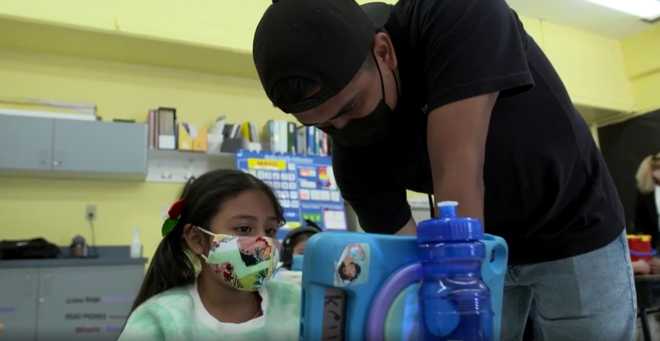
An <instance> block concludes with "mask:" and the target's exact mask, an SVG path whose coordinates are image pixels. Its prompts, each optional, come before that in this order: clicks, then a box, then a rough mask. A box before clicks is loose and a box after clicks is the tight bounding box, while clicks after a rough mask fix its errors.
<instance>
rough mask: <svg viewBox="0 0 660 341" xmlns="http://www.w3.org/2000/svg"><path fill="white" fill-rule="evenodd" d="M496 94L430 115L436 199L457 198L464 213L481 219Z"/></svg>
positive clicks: (438, 110)
mask: <svg viewBox="0 0 660 341" xmlns="http://www.w3.org/2000/svg"><path fill="white" fill-rule="evenodd" d="M497 95H498V93H496V92H495V93H491V94H486V95H481V96H476V97H472V98H468V99H464V100H461V101H458V102H454V103H450V104H447V105H444V106H442V107H439V108H437V109H435V110H433V111H431V113H429V116H428V133H427V144H428V151H429V159H430V161H431V173H432V174H433V192H434V193H435V197H436V199H437V200H438V201H443V200H454V201H458V202H459V204H460V205H459V206H458V211H459V213H460V214H461V215H464V216H468V217H473V218H479V219H481V220H482V222H483V217H484V216H483V215H484V212H483V210H484V207H483V205H484V203H483V202H484V185H483V183H484V182H483V169H484V159H485V153H486V137H487V135H488V126H489V124H490V114H491V111H492V110H493V106H494V105H495V101H496V100H497Z"/></svg>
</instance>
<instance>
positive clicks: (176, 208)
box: [160, 199, 185, 237]
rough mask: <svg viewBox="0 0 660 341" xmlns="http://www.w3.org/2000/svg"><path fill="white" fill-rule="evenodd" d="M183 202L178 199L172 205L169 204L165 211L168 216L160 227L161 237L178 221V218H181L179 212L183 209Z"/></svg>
mask: <svg viewBox="0 0 660 341" xmlns="http://www.w3.org/2000/svg"><path fill="white" fill-rule="evenodd" d="M184 204H185V202H184V201H183V199H179V200H177V201H175V202H174V203H173V204H172V206H170V209H169V210H168V211H167V215H168V216H169V217H168V218H167V219H165V222H163V227H162V228H161V231H160V232H161V234H162V235H163V237H165V236H166V235H167V234H168V233H170V231H172V229H174V227H175V226H176V224H177V223H178V222H179V218H181V212H182V211H183V206H184Z"/></svg>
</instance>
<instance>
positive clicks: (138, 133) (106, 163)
mask: <svg viewBox="0 0 660 341" xmlns="http://www.w3.org/2000/svg"><path fill="white" fill-rule="evenodd" d="M53 165H54V167H53V169H54V170H56V171H69V172H70V171H73V172H83V173H90V174H94V173H97V174H114V175H119V176H121V175H133V176H138V177H142V178H144V177H145V176H146V169H147V128H146V125H144V124H129V123H108V122H96V121H94V122H90V121H73V120H57V121H56V122H55V138H54V152H53Z"/></svg>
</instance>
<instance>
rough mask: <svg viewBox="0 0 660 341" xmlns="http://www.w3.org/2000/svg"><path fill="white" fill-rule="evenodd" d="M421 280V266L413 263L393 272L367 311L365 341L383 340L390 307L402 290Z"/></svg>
mask: <svg viewBox="0 0 660 341" xmlns="http://www.w3.org/2000/svg"><path fill="white" fill-rule="evenodd" d="M421 279H422V266H421V264H419V263H413V264H410V265H407V266H406V267H404V268H403V269H401V270H399V271H397V272H395V273H394V275H392V276H390V278H388V279H387V280H386V281H385V284H384V285H383V287H382V288H381V289H380V291H378V294H377V295H376V297H375V298H374V301H373V302H372V304H371V310H369V318H368V320H367V335H366V340H375V341H381V340H384V338H385V335H384V334H385V319H386V317H387V313H388V312H389V310H390V306H391V305H392V303H393V302H394V300H395V299H396V297H397V295H399V294H400V293H401V291H403V289H405V288H406V287H408V286H409V285H411V284H414V283H416V282H418V281H420V280H421Z"/></svg>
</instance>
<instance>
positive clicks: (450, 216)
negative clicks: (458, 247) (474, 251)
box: [417, 201, 484, 244]
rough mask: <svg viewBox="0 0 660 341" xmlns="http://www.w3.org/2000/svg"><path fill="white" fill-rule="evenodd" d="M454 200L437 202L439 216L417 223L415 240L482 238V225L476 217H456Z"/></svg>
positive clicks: (470, 239)
mask: <svg viewBox="0 0 660 341" xmlns="http://www.w3.org/2000/svg"><path fill="white" fill-rule="evenodd" d="M457 206H458V203H457V202H456V201H442V202H440V203H438V212H439V213H440V216H439V217H438V218H436V219H429V220H424V221H422V222H420V223H419V224H417V242H418V243H421V244H423V243H430V242H451V241H472V240H480V239H483V238H484V231H483V227H482V226H481V222H480V221H479V220H478V219H474V218H466V217H457V216H456V207H457Z"/></svg>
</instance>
